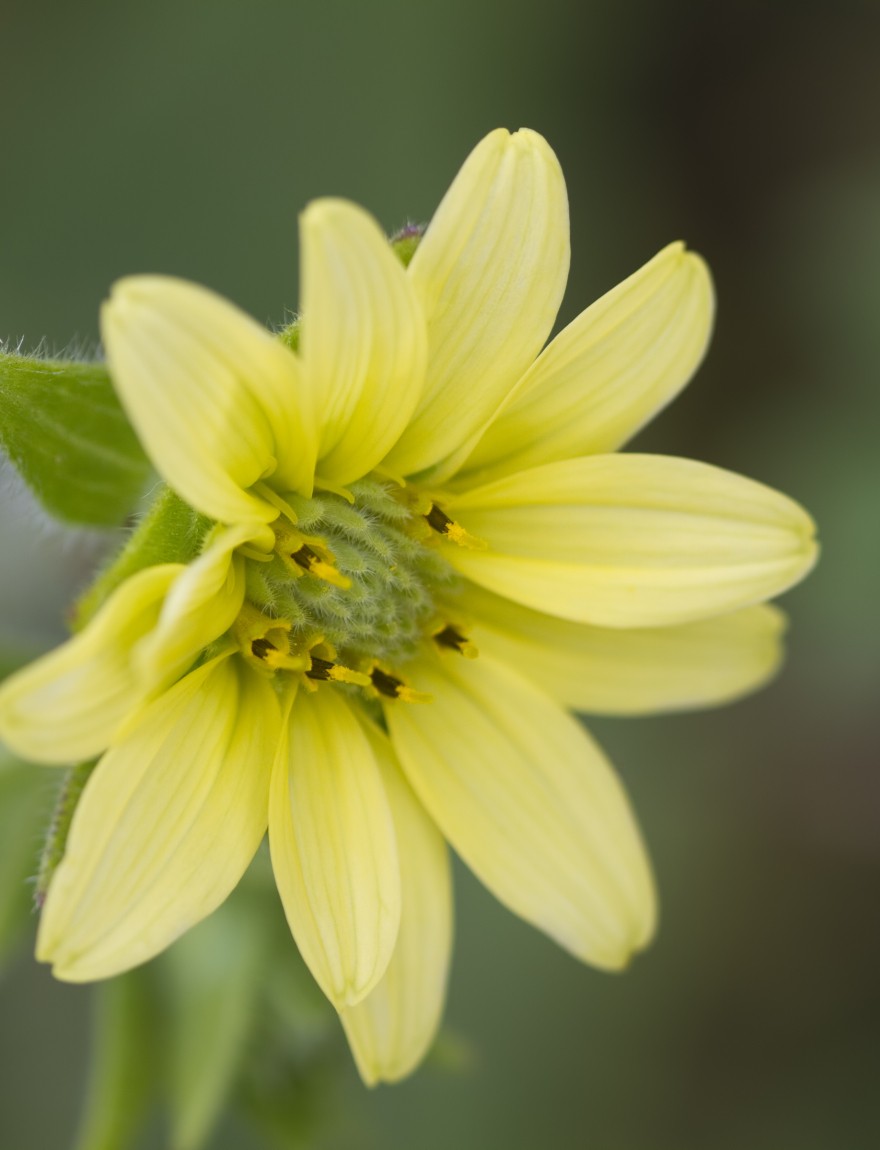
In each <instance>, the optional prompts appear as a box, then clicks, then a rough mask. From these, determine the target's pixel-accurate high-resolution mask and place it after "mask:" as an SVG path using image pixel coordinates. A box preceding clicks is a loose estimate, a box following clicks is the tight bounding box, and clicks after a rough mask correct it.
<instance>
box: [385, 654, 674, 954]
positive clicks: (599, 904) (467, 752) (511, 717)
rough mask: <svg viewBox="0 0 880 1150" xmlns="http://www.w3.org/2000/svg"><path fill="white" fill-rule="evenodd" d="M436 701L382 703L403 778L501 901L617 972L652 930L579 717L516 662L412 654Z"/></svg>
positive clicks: (619, 800)
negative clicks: (532, 681)
mask: <svg viewBox="0 0 880 1150" xmlns="http://www.w3.org/2000/svg"><path fill="white" fill-rule="evenodd" d="M410 679H411V681H412V682H413V684H415V685H416V686H417V688H418V689H419V690H423V691H428V692H429V693H430V694H431V695H432V696H433V701H432V702H431V703H427V704H424V705H421V706H419V705H408V704H406V703H399V702H398V701H396V700H394V701H391V702H389V703H388V704H387V705H386V707H385V714H386V718H387V720H388V726H389V730H390V732H391V741H392V743H393V744H394V749H395V751H396V752H397V754H398V756H399V758H400V761H401V763H402V764H403V767H404V769H405V771H406V773H407V775H408V777H409V780H410V782H411V783H412V785H413V789H414V790H415V792H416V794H417V795H418V796H419V798H420V799H421V801H422V802H423V803H424V805H425V807H426V808H427V810H428V812H429V813H430V814H431V815H432V816H433V818H434V819H435V820H436V822H437V824H438V826H439V827H440V829H441V830H442V831H443V833H444V834H445V836H446V838H447V839H448V840H449V842H450V844H451V845H452V846H453V847H454V849H455V850H456V851H457V852H458V853H459V854H460V855H461V857H462V858H463V859H464V861H465V862H466V863H467V864H468V866H469V867H471V869H472V870H473V871H474V873H475V874H476V875H477V876H478V878H480V879H481V880H482V881H483V882H484V883H485V884H486V886H488V887H489V889H490V890H491V891H492V892H493V893H494V894H495V895H496V896H497V897H498V898H499V899H500V900H501V901H502V902H503V903H504V904H505V905H506V906H508V907H510V909H511V910H512V911H514V912H515V913H516V914H518V915H521V916H522V917H523V918H525V919H527V920H528V921H529V922H531V923H532V924H533V925H534V926H537V927H539V928H540V929H541V930H543V931H546V933H547V934H549V935H550V937H551V938H554V939H555V940H556V941H557V942H558V943H559V944H560V945H561V946H563V947H565V948H566V949H567V950H569V951H571V953H572V954H574V955H576V956H577V957H578V958H581V959H583V960H584V961H586V962H590V963H592V964H593V965H595V966H599V967H604V968H607V969H619V968H620V967H622V966H624V965H625V964H626V962H627V961H628V959H629V958H630V956H631V955H632V953H633V952H634V951H636V950H639V949H641V947H643V946H644V945H645V944H646V942H647V941H648V939H649V938H650V937H651V934H652V933H653V930H654V920H655V907H654V891H653V885H652V881H651V875H650V870H649V867H648V862H647V859H646V856H645V852H644V848H643V846H642V842H641V838H640V836H639V832H638V829H637V827H636V824H635V820H634V818H633V815H632V813H631V811H630V808H629V804H628V802H627V800H626V796H625V795H624V792H623V789H622V788H621V786H620V783H619V782H618V780H617V778H616V776H615V774H614V772H613V771H612V769H611V767H610V766H609V765H608V763H607V762H606V760H605V758H604V757H603V756H602V753H601V751H600V750H599V748H598V747H597V746H596V745H595V743H593V741H592V740H591V739H590V738H589V736H588V735H587V734H586V732H585V731H584V730H583V728H582V727H580V726H579V725H578V723H576V722H575V720H574V719H572V718H571V717H570V716H569V715H568V714H566V712H565V711H563V710H562V709H561V708H560V707H559V706H557V704H556V703H554V702H553V701H552V700H551V699H550V697H549V696H547V695H545V694H543V693H542V692H541V691H539V690H538V689H537V688H536V687H534V686H532V685H531V684H530V683H529V682H528V681H527V680H526V679H523V678H522V677H521V676H519V675H518V674H517V673H516V672H515V671H513V670H512V669H510V668H507V667H505V666H504V665H503V664H500V663H495V662H494V661H493V660H491V659H488V658H484V657H482V656H481V657H480V658H479V659H477V660H475V661H473V662H471V661H469V660H466V659H462V658H461V657H460V656H458V655H457V654H450V655H449V656H445V657H443V658H442V662H441V661H439V660H430V661H429V660H428V659H425V660H424V662H421V663H418V664H414V665H413V667H412V671H411V674H410Z"/></svg>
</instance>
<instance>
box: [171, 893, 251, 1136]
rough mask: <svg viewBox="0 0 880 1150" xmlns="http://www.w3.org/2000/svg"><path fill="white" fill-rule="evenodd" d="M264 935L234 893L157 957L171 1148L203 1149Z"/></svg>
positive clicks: (241, 1028) (231, 1069)
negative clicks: (163, 989)
mask: <svg viewBox="0 0 880 1150" xmlns="http://www.w3.org/2000/svg"><path fill="white" fill-rule="evenodd" d="M263 940H264V932H263V931H262V929H261V923H260V921H259V919H258V917H257V915H256V914H255V913H254V911H253V909H251V908H250V907H249V906H248V905H247V901H246V900H245V899H241V898H236V897H235V895H233V897H232V898H231V899H229V900H228V901H227V902H226V903H225V904H224V906H222V907H221V908H220V910H218V911H217V912H215V914H213V915H212V916H211V917H210V918H208V919H206V920H205V921H204V922H202V923H200V924H199V925H198V926H197V927H195V929H193V930H191V931H190V932H189V933H188V934H187V935H185V936H184V938H182V939H181V940H180V941H179V942H178V943H177V944H176V945H175V946H174V947H173V949H172V950H170V951H169V952H168V953H167V954H166V955H165V956H164V958H163V961H162V971H163V973H164V974H165V975H166V976H167V977H168V984H167V990H168V999H167V1005H168V1009H169V1013H170V1018H169V1026H170V1036H169V1037H170V1051H169V1055H170V1057H169V1059H168V1067H169V1073H170V1093H171V1099H170V1101H171V1128H172V1138H171V1146H172V1147H173V1150H199V1148H200V1147H202V1146H204V1144H205V1142H206V1140H207V1139H208V1137H209V1136H210V1134H211V1131H212V1129H213V1128H214V1126H215V1124H216V1122H217V1119H218V1118H219V1116H220V1114H221V1112H222V1111H223V1109H224V1108H225V1107H226V1105H227V1104H228V1102H229V1094H230V1092H231V1090H232V1087H233V1084H234V1082H235V1080H236V1078H237V1076H238V1073H239V1070H240V1067H241V1065H242V1061H243V1060H244V1058H245V1055H246V1054H247V1049H248V1039H249V1037H250V1034H251V1030H252V1027H253V1022H254V1016H255V1000H256V995H257V991H258V989H259V983H260V977H261V967H262V961H261V960H262V957H263Z"/></svg>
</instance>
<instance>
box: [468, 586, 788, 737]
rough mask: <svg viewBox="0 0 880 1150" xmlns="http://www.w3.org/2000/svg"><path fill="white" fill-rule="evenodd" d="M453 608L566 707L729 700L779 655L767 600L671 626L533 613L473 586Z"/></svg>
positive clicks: (780, 623) (776, 622)
mask: <svg viewBox="0 0 880 1150" xmlns="http://www.w3.org/2000/svg"><path fill="white" fill-rule="evenodd" d="M457 606H458V607H459V608H460V609H461V610H464V611H466V612H468V614H469V615H470V618H471V620H472V621H473V625H472V628H471V629H470V630H469V631H468V638H469V639H472V640H473V641H474V643H475V644H476V646H477V648H478V649H479V650H480V651H481V652H483V653H484V654H489V655H492V656H493V657H495V658H498V659H500V660H502V661H503V662H506V663H510V664H511V665H513V666H515V667H518V668H519V669H520V671H521V672H522V673H523V674H524V675H527V676H528V677H529V678H530V679H531V680H533V682H536V683H539V684H540V686H541V687H542V688H543V689H544V690H545V691H547V693H548V694H550V695H552V696H553V698H554V699H556V700H558V702H560V703H562V704H563V705H564V706H566V707H571V708H573V709H574V710H576V711H587V712H593V713H594V714H609V715H647V714H652V713H654V712H657V711H676V710H681V709H684V708H689V707H707V706H714V705H716V704H718V703H727V702H730V701H731V700H732V699H736V698H738V697H739V696H740V695H744V694H746V693H747V692H749V691H754V690H756V689H757V688H758V687H760V686H761V685H762V684H764V683H765V682H766V681H767V679H769V678H770V677H771V676H772V675H773V674H774V673H775V671H776V669H777V668H778V666H779V664H780V662H781V659H782V633H783V630H784V627H785V616H784V615H783V614H782V612H781V611H779V610H778V609H777V608H775V607H768V606H759V607H745V608H743V610H741V611H734V612H732V613H731V614H729V615H720V616H718V617H717V618H713V619H703V620H700V621H699V622H697V623H682V624H679V625H678V626H672V627H633V628H628V629H621V628H613V627H591V626H590V625H589V624H587V623H572V622H571V621H570V620H569V619H558V618H556V617H554V616H552V615H546V614H544V613H542V612H538V611H532V610H531V609H530V608H529V607H522V606H520V605H519V604H518V603H512V602H511V601H510V600H509V599H502V598H501V597H500V596H498V595H493V594H492V593H491V591H485V590H483V589H481V588H479V587H476V586H475V585H474V584H470V585H468V587H467V588H466V590H465V592H464V594H463V595H462V596H461V598H460V600H459V601H458V603H457Z"/></svg>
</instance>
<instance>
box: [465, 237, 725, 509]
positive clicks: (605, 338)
mask: <svg viewBox="0 0 880 1150" xmlns="http://www.w3.org/2000/svg"><path fill="white" fill-rule="evenodd" d="M714 311H715V302H714V294H713V291H712V281H711V279H710V277H709V271H708V269H707V267H706V265H705V264H704V263H703V261H702V260H701V259H700V257H699V256H697V255H694V253H693V252H686V251H685V250H684V245H683V244H680V243H677V244H670V245H669V247H667V248H664V249H663V251H661V252H660V253H659V255H657V256H655V257H654V259H652V260H650V261H649V263H647V264H645V266H644V267H643V268H641V270H639V271H637V272H636V273H635V274H634V275H631V276H630V277H629V278H628V279H626V280H624V281H623V283H621V284H619V285H618V286H617V287H616V288H614V289H613V290H612V291H610V292H608V293H607V295H604V296H602V298H601V299H600V300H597V302H596V303H594V304H593V305H592V307H589V308H587V310H586V311H585V312H582V313H581V315H579V316H578V318H577V319H576V320H574V322H573V323H571V324H569V326H568V327H567V328H566V329H565V330H564V331H563V332H561V334H560V335H558V336H557V337H556V338H555V339H554V340H553V342H552V343H551V344H550V345H549V346H548V347H547V348H546V349H545V351H544V352H543V353H542V354H541V356H540V357H539V358H538V360H537V361H536V362H535V364H534V366H533V367H532V368H531V369H530V370H529V371H528V372H526V375H525V376H524V378H523V380H522V381H521V383H520V384H519V385H518V386H517V388H516V390H515V391H514V393H513V394H512V395H511V397H510V400H509V401H508V402H507V403H506V404H505V406H504V408H503V409H502V411H501V413H500V414H499V416H498V417H497V418H496V419H495V421H494V422H493V423H492V425H491V426H490V427H489V429H488V430H487V432H486V434H485V435H484V436H483V438H482V439H481V440H480V442H479V444H478V445H477V447H476V450H475V451H474V453H473V455H472V456H471V457H470V458H469V459H468V461H467V463H466V464H465V467H464V470H463V473H462V475H461V476H460V477H459V479H460V480H462V481H464V480H467V482H468V484H469V485H471V486H472V485H473V484H474V482H479V483H488V482H490V481H491V480H493V479H497V478H499V477H500V476H502V475H509V474H511V473H512V472H514V471H522V470H524V469H525V468H528V467H536V466H538V465H539V464H541V463H551V462H554V461H555V460H557V459H573V458H575V457H576V456H579V455H592V454H595V453H597V452H607V451H614V450H615V449H616V448H618V447H620V446H621V444H623V443H625V442H626V440H627V439H629V438H630V437H631V436H632V435H634V434H635V433H636V432H637V431H638V430H639V428H640V427H642V426H643V425H644V424H645V423H647V422H648V420H649V419H651V417H652V416H653V415H655V414H656V412H657V411H659V410H660V409H661V408H662V407H665V406H666V404H667V403H669V401H670V400H671V399H673V398H674V397H675V396H676V395H677V394H678V392H679V391H681V389H682V388H683V387H684V385H685V384H686V383H687V382H688V380H689V379H690V378H691V376H692V375H693V373H694V372H695V371H696V369H697V367H698V366H699V363H700V360H701V359H702V358H703V354H704V352H705V350H706V346H707V344H708V342H709V335H710V332H711V329H712V319H713V316H714Z"/></svg>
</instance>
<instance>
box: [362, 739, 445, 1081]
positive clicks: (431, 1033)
mask: <svg viewBox="0 0 880 1150" xmlns="http://www.w3.org/2000/svg"><path fill="white" fill-rule="evenodd" d="M368 734H369V736H370V741H371V744H372V746H373V750H374V752H375V754H376V761H377V762H378V764H379V769H380V771H381V773H382V781H383V782H384V784H385V791H386V794H387V795H388V802H389V804H390V806H391V814H392V818H393V820H394V830H395V834H396V836H397V849H398V853H399V855H400V882H401V890H400V894H401V907H400V932H399V934H398V936H397V945H396V946H395V948H394V954H393V955H392V958H391V962H390V963H389V964H388V969H387V971H386V972H385V975H384V977H383V978H382V980H381V982H379V984H378V985H377V986H376V987H375V989H374V990H371V991H370V993H369V994H368V995H367V997H366V998H365V999H363V1000H362V1001H361V1002H359V1003H358V1004H357V1005H356V1006H347V1007H344V1008H343V1009H342V1010H341V1011H340V1017H341V1019H342V1024H343V1026H344V1027H345V1033H346V1035H347V1036H348V1041H349V1045H350V1046H351V1049H352V1053H353V1054H354V1057H355V1060H356V1062H357V1066H358V1070H359V1071H360V1074H361V1077H362V1078H363V1080H364V1082H366V1083H367V1085H368V1086H373V1085H375V1083H377V1082H397V1081H399V1080H400V1079H401V1078H405V1077H406V1075H407V1074H409V1073H411V1071H413V1070H414V1069H415V1068H416V1066H418V1064H419V1063H420V1062H421V1060H422V1059H423V1058H424V1056H425V1054H426V1053H427V1051H428V1050H429V1049H430V1047H431V1044H432V1042H433V1041H434V1038H435V1036H436V1034H437V1028H438V1027H439V1025H440V1018H441V1016H442V1014H443V1003H444V999H445V997H446V980H447V976H448V973H449V958H450V952H451V949H452V876H451V873H450V867H449V857H448V853H447V850H446V844H445V842H444V841H443V836H442V835H441V834H440V832H439V831H438V830H437V827H436V826H435V825H434V823H433V821H432V820H431V819H430V818H429V817H428V814H427V812H426V811H425V809H424V808H423V807H422V805H421V803H420V802H419V801H418V799H417V798H416V797H415V795H414V794H413V792H412V790H411V789H410V787H409V785H408V784H407V782H406V780H405V779H404V777H403V775H402V774H401V773H400V767H399V766H398V764H397V761H396V760H395V758H394V754H393V751H392V749H391V745H390V743H389V742H388V739H387V737H386V736H385V735H384V734H383V733H382V732H381V731H379V730H378V728H375V727H371V728H370V729H369V730H368Z"/></svg>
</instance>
